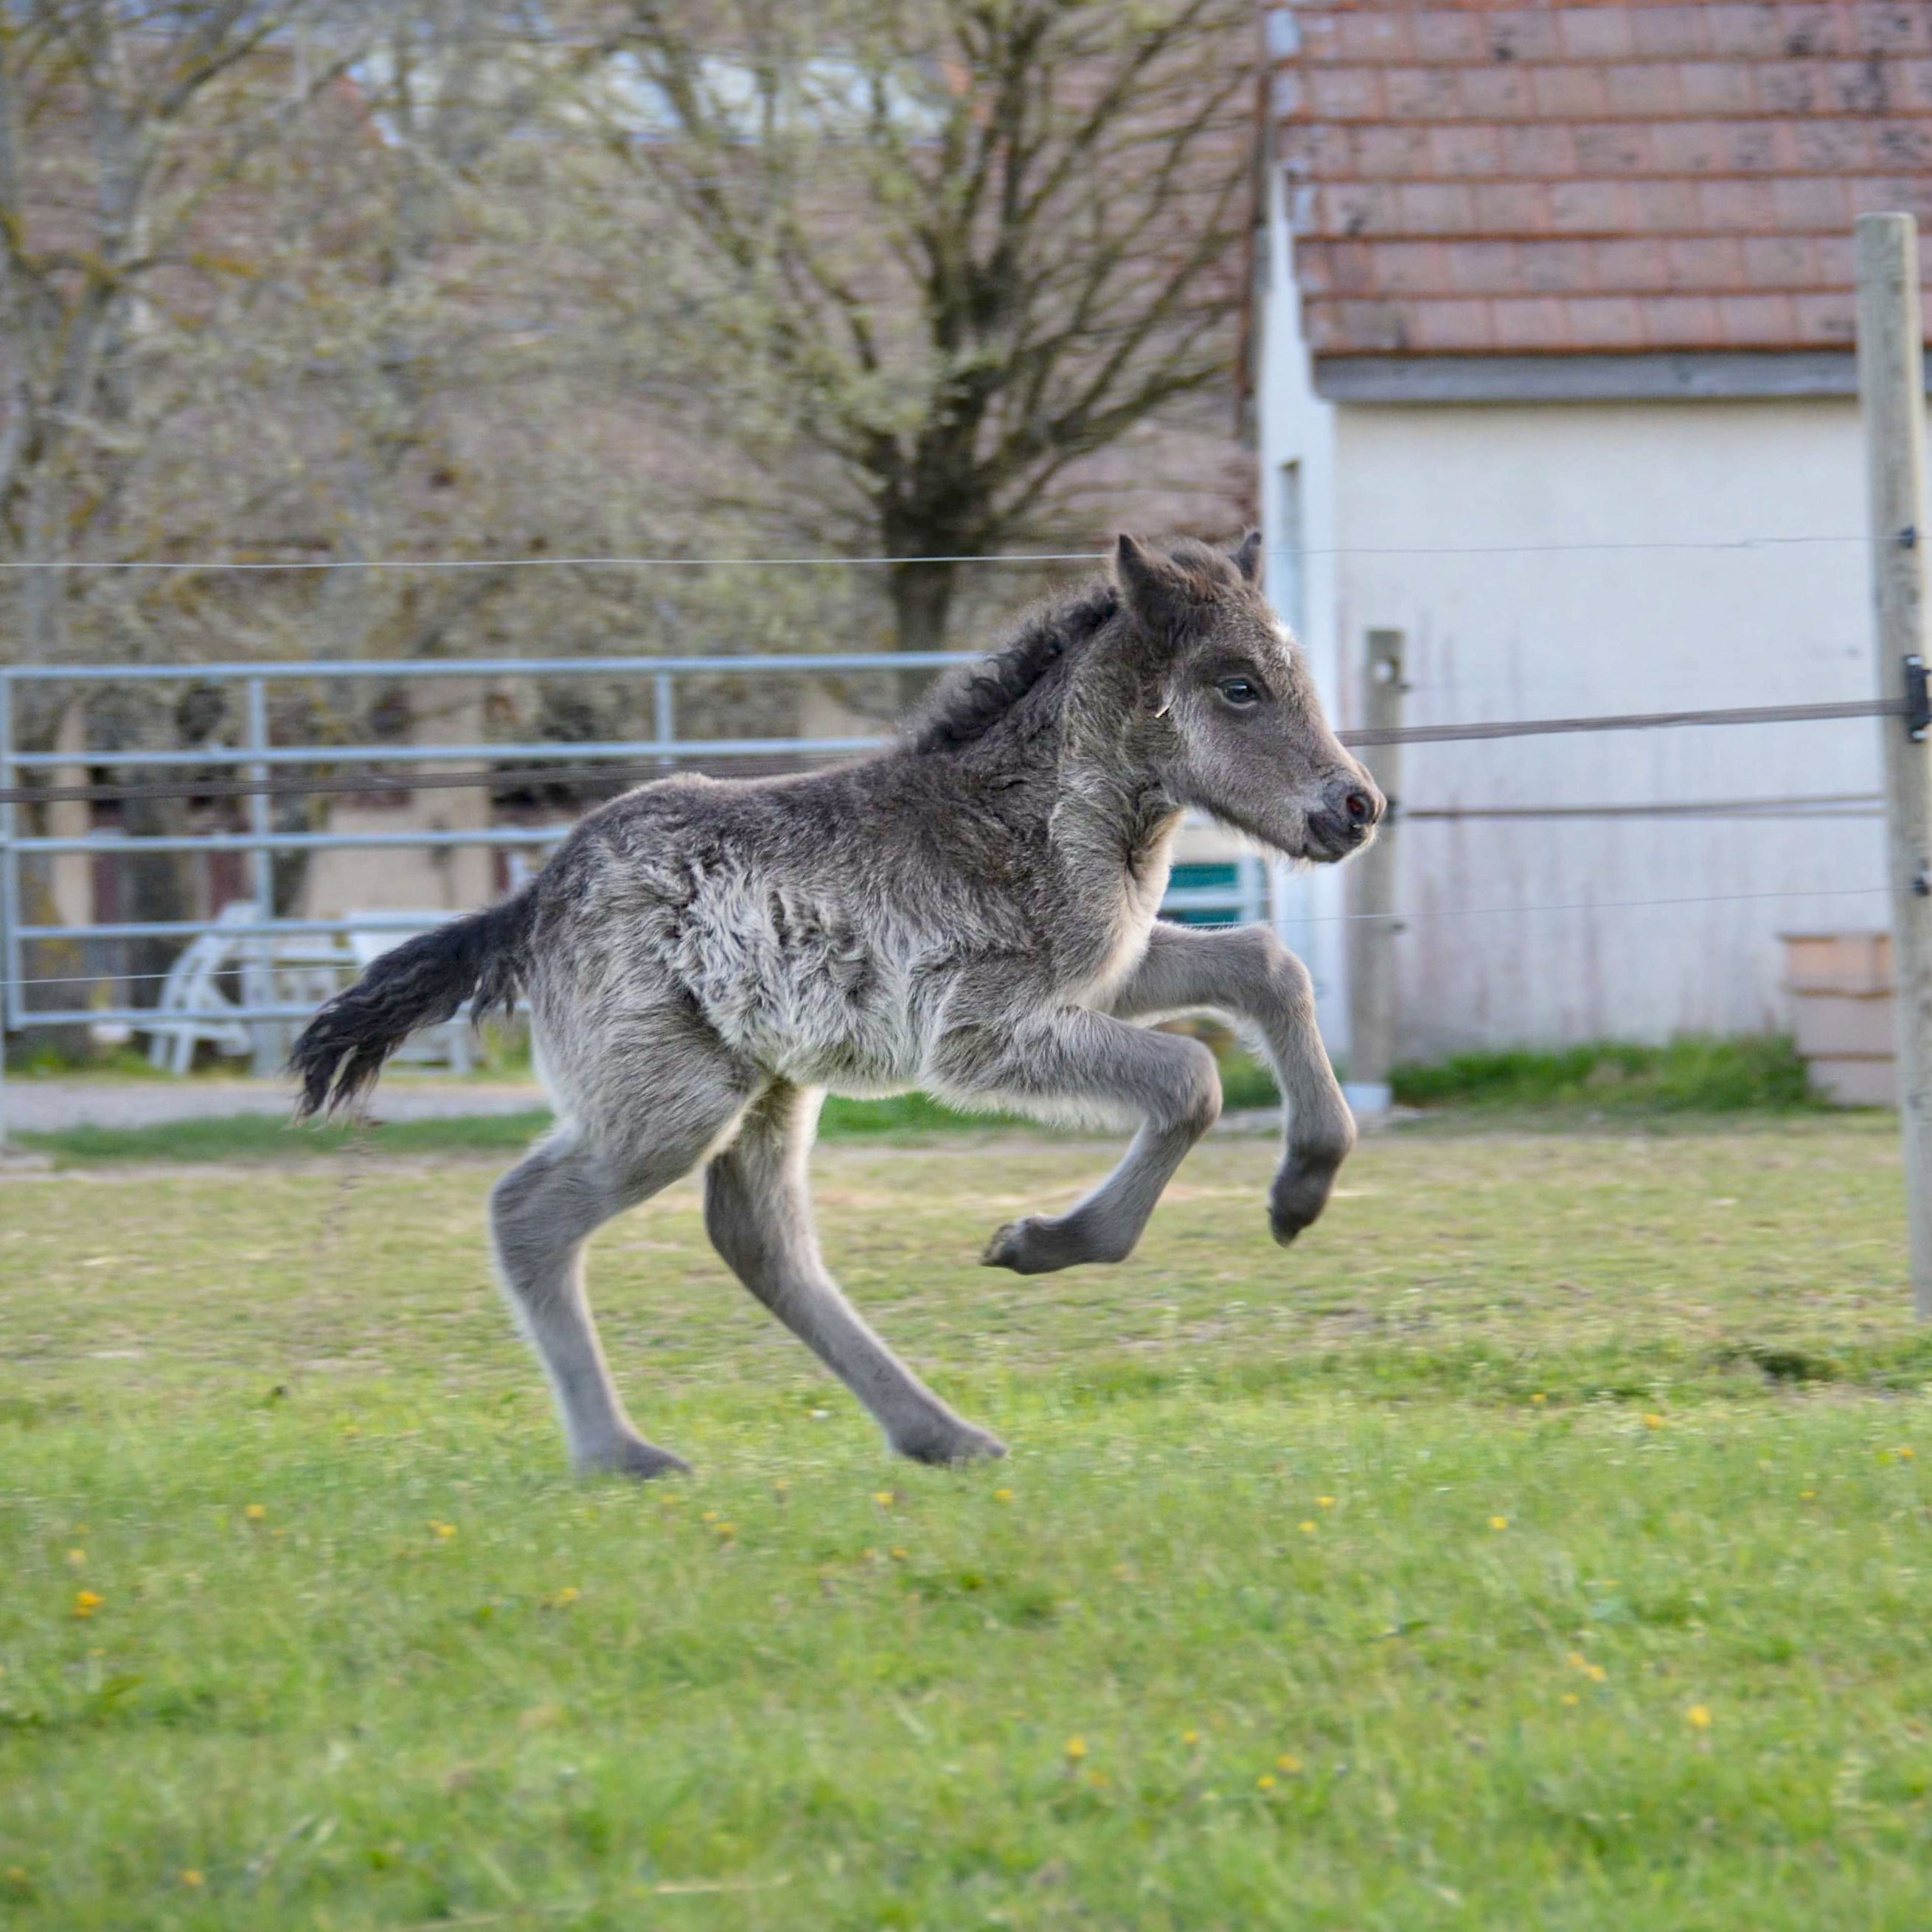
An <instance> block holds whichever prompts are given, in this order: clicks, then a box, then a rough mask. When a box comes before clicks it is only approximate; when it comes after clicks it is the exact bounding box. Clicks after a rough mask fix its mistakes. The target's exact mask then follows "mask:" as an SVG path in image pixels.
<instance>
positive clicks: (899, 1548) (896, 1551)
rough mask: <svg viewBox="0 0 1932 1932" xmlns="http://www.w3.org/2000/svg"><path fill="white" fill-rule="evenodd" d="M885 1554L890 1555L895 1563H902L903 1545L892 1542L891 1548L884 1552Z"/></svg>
mask: <svg viewBox="0 0 1932 1932" xmlns="http://www.w3.org/2000/svg"><path fill="white" fill-rule="evenodd" d="M886 1555H887V1556H889V1557H890V1558H891V1559H892V1561H893V1562H895V1563H903V1562H904V1561H905V1560H906V1553H905V1550H904V1546H903V1545H902V1544H897V1543H895V1544H893V1545H892V1548H891V1549H889V1550H887V1551H886Z"/></svg>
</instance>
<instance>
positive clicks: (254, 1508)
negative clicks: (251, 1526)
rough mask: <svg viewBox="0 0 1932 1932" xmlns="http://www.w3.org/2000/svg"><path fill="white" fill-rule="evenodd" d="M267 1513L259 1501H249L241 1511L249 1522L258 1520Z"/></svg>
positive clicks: (257, 1521) (258, 1521)
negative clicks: (246, 1506)
mask: <svg viewBox="0 0 1932 1932" xmlns="http://www.w3.org/2000/svg"><path fill="white" fill-rule="evenodd" d="M268 1513H269V1512H268V1510H267V1509H266V1507H265V1506H264V1505H262V1504H260V1503H251V1504H250V1505H248V1508H246V1509H245V1510H244V1511H242V1514H243V1515H244V1516H245V1517H247V1518H248V1520H249V1521H250V1522H251V1523H260V1521H261V1520H262V1519H263V1517H265V1516H266V1515H267V1514H268Z"/></svg>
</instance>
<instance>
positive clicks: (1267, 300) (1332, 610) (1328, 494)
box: [1258, 169, 1352, 1061]
mask: <svg viewBox="0 0 1932 1932" xmlns="http://www.w3.org/2000/svg"><path fill="white" fill-rule="evenodd" d="M1270 181H1271V203H1270V206H1269V209H1268V253H1267V260H1266V263H1265V277H1264V281H1263V286H1262V290H1261V293H1260V302H1261V307H1262V364H1261V368H1262V377H1261V382H1260V385H1259V388H1260V395H1259V423H1258V431H1259V434H1258V441H1259V459H1260V463H1261V475H1260V479H1259V480H1260V491H1259V494H1260V499H1261V507H1262V538H1263V540H1264V541H1265V543H1266V544H1267V559H1266V562H1265V566H1264V571H1265V577H1264V580H1265V586H1266V588H1267V589H1268V594H1269V595H1270V596H1271V598H1273V599H1274V602H1275V604H1276V606H1277V608H1278V609H1279V610H1280V612H1281V613H1282V615H1283V616H1284V617H1285V618H1286V619H1287V620H1288V622H1289V623H1290V624H1291V625H1292V626H1293V627H1294V629H1295V633H1296V634H1297V636H1298V637H1299V638H1300V640H1301V643H1302V646H1303V648H1304V649H1305V650H1306V651H1307V654H1308V658H1309V662H1310V668H1311V669H1312V670H1313V673H1314V676H1315V681H1316V685H1317V686H1318V687H1319V689H1320V690H1321V691H1322V695H1323V697H1324V698H1325V700H1326V701H1327V703H1328V708H1329V712H1330V715H1331V718H1333V719H1334V721H1336V722H1337V723H1338V724H1340V723H1343V722H1346V717H1347V712H1346V700H1347V699H1348V698H1349V697H1351V696H1352V693H1347V692H1345V691H1343V688H1342V667H1343V637H1342V632H1341V630H1340V623H1339V615H1338V610H1339V605H1338V596H1339V583H1338V577H1337V562H1338V559H1337V555H1336V547H1337V534H1336V529H1337V526H1336V514H1337V487H1336V485H1337V478H1336V450H1335V416H1336V412H1335V410H1334V406H1333V405H1332V404H1328V403H1325V402H1323V401H1322V400H1321V398H1319V397H1318V396H1317V395H1316V394H1315V392H1314V390H1313V388H1312V387H1311V386H1310V381H1309V361H1308V351H1307V345H1306V344H1305V342H1304V340H1303V338H1302V334H1301V301H1300V298H1299V296H1298V294H1297V293H1296V291H1295V277H1294V260H1293V248H1294V242H1293V237H1292V235H1291V234H1290V232H1289V222H1288V213H1289V211H1288V208H1287V206H1286V201H1285V196H1286V194H1287V193H1289V191H1290V190H1289V187H1288V184H1286V182H1285V181H1284V178H1283V176H1282V175H1281V174H1280V171H1279V170H1274V169H1271V171H1270ZM1291 464H1292V465H1293V466H1294V469H1295V479H1296V486H1297V487H1296V488H1295V492H1294V496H1295V499H1296V500H1295V503H1293V504H1291V502H1290V498H1289V490H1288V489H1287V487H1286V478H1287V472H1288V469H1289V465H1291ZM1276 888H1277V899H1278V901H1279V904H1278V905H1277V924H1278V926H1279V927H1280V931H1281V932H1282V935H1283V938H1285V939H1286V941H1288V943H1289V945H1290V946H1291V947H1293V948H1294V950H1295V952H1296V953H1298V954H1299V955H1300V956H1301V959H1303V961H1304V962H1305V963H1306V964H1307V967H1308V969H1309V971H1310V974H1313V977H1314V980H1315V995H1316V1012H1317V1016H1318V1017H1319V1020H1320V1023H1321V1027H1322V1038H1323V1039H1324V1040H1325V1041H1326V1042H1327V1043H1328V1051H1329V1052H1330V1053H1331V1055H1333V1056H1334V1058H1336V1059H1337V1060H1338V1061H1346V1059H1347V1057H1348V1051H1349V1007H1348V997H1347V926H1346V920H1345V919H1344V916H1343V915H1344V913H1345V911H1346V906H1345V903H1344V899H1345V892H1346V886H1345V883H1344V881H1343V878H1342V877H1341V875H1340V873H1338V872H1337V871H1336V870H1335V868H1333V867H1332V866H1324V867H1319V868H1307V869H1300V870H1291V869H1290V868H1288V867H1286V866H1285V865H1284V866H1280V867H1277V868H1276Z"/></svg>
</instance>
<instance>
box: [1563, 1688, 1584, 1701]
mask: <svg viewBox="0 0 1932 1932" xmlns="http://www.w3.org/2000/svg"><path fill="white" fill-rule="evenodd" d="M1562 1701H1563V1703H1566V1704H1575V1703H1580V1702H1581V1700H1580V1699H1579V1697H1577V1694H1576V1692H1575V1691H1565V1692H1564V1694H1563V1697H1562Z"/></svg>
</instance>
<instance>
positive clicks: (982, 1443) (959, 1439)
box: [892, 1422, 1007, 1468]
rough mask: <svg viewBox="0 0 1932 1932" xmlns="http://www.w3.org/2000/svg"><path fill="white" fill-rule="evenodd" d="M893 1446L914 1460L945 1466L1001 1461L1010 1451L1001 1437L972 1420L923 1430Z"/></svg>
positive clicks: (895, 1449) (901, 1453)
mask: <svg viewBox="0 0 1932 1932" xmlns="http://www.w3.org/2000/svg"><path fill="white" fill-rule="evenodd" d="M892 1448H893V1451H894V1452H895V1454H898V1455H901V1456H904V1457H907V1458H908V1459H909V1460H911V1461H913V1462H914V1463H934V1464H935V1465H938V1466H940V1467H941V1468H944V1466H947V1464H950V1463H984V1462H997V1461H998V1460H999V1459H1000V1457H1002V1456H1004V1454H1006V1453H1007V1445H1005V1444H1004V1442H1001V1440H1000V1439H999V1438H998V1436H989V1434H988V1433H986V1430H983V1429H975V1428H974V1427H973V1425H972V1424H971V1423H970V1422H955V1423H953V1424H950V1425H948V1426H947V1427H945V1428H943V1429H941V1428H935V1429H931V1430H925V1431H922V1433H919V1435H917V1436H908V1437H907V1439H905V1440H904V1442H895V1443H894V1444H893V1445H892Z"/></svg>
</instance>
